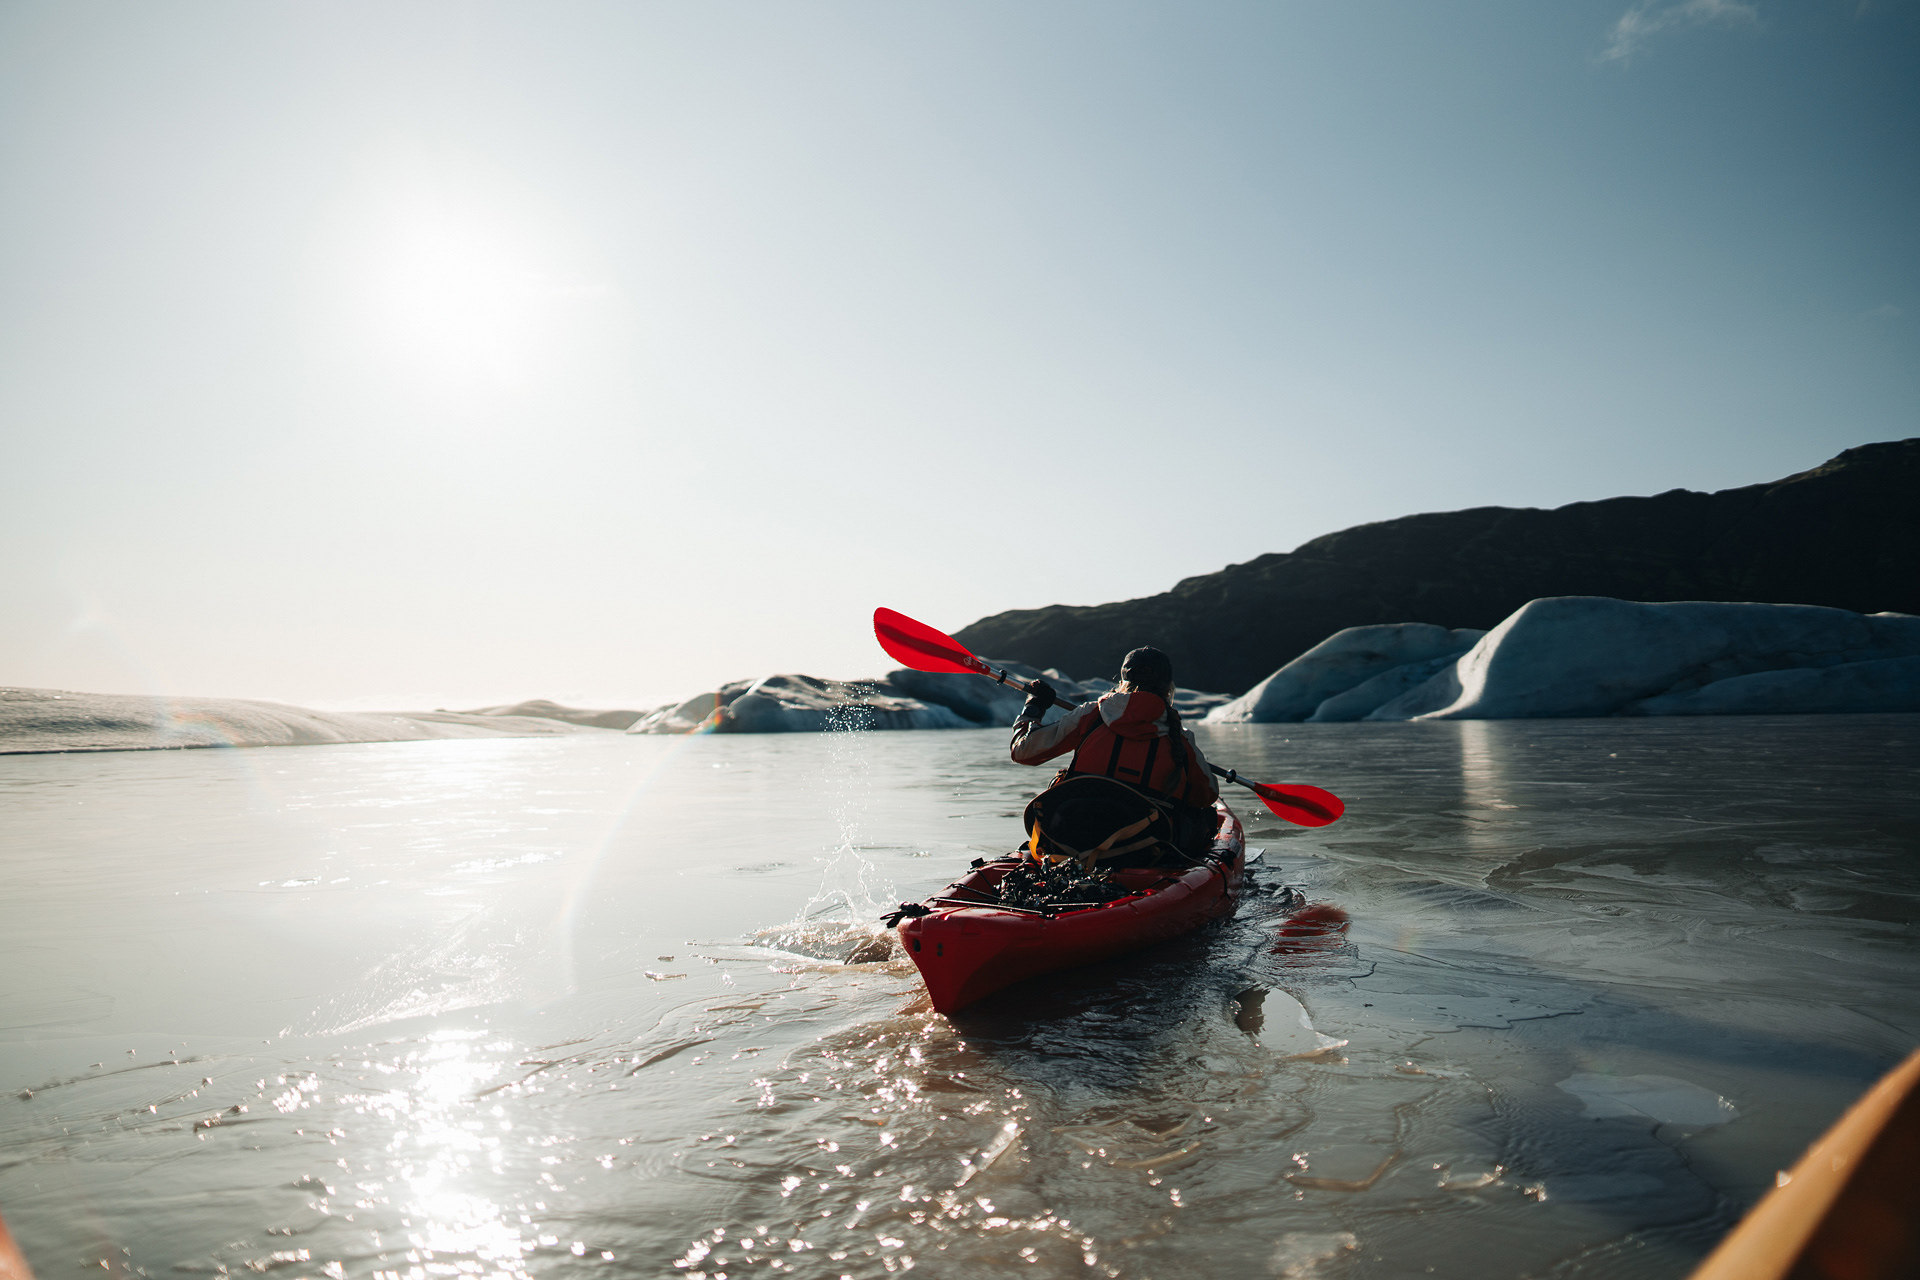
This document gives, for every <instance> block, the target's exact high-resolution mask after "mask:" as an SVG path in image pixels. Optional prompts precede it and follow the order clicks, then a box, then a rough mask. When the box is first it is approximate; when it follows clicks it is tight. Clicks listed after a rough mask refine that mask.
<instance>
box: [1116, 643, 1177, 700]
mask: <svg viewBox="0 0 1920 1280" xmlns="http://www.w3.org/2000/svg"><path fill="white" fill-rule="evenodd" d="M1120 678H1121V679H1122V680H1125V681H1126V682H1127V683H1128V684H1130V685H1133V686H1134V687H1136V688H1139V689H1171V688H1173V659H1172V658H1169V657H1168V656H1167V655H1166V654H1164V653H1162V652H1160V650H1158V649H1155V648H1153V647H1152V646H1151V645H1142V646H1141V647H1140V648H1138V649H1135V650H1134V651H1133V652H1131V653H1129V654H1128V655H1127V656H1126V657H1124V658H1122V659H1121V660H1120Z"/></svg>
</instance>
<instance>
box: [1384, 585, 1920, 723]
mask: <svg viewBox="0 0 1920 1280" xmlns="http://www.w3.org/2000/svg"><path fill="white" fill-rule="evenodd" d="M1915 656H1920V618H1916V617H1912V616H1910V615H1907V614H1885V613H1883V614H1872V615H1867V614H1859V613H1852V612H1849V611H1848V610H1845V609H1828V608H1822V607H1819V606H1816V605H1793V604H1719V603H1713V602H1707V601H1682V602H1679V603H1673V604H1637V603H1634V602H1632V601H1627V600H1613V599H1608V598H1606V597H1602V596H1553V597H1549V598H1547V599H1544V600H1533V601H1530V602H1528V603H1527V604H1525V605H1523V606H1521V608H1520V609H1518V610H1517V611H1515V612H1514V614H1513V615H1512V616H1511V617H1509V618H1507V619H1506V620H1505V621H1504V622H1502V623H1501V624H1500V625H1499V626H1497V627H1495V628H1494V629H1493V630H1492V631H1490V632H1488V633H1487V635H1486V637H1485V638H1484V639H1482V640H1481V641H1480V642H1479V643H1478V644H1476V645H1475V646H1474V647H1473V648H1472V649H1471V650H1469V651H1468V652H1467V653H1466V654H1464V655H1463V656H1462V657H1461V658H1460V660H1459V661H1458V662H1457V663H1455V664H1454V666H1453V668H1452V669H1451V670H1450V671H1443V672H1441V673H1439V674H1437V675H1435V676H1434V677H1433V679H1432V680H1430V681H1429V682H1428V686H1431V688H1429V687H1428V686H1422V689H1419V690H1414V691H1413V692H1412V693H1410V694H1408V695H1406V696H1405V699H1403V701H1409V702H1410V701H1411V700H1414V699H1416V698H1418V696H1419V695H1420V694H1421V693H1422V691H1423V690H1426V691H1427V693H1428V698H1427V701H1428V702H1435V703H1439V705H1437V706H1433V707H1431V708H1426V707H1424V706H1415V705H1406V706H1401V707H1397V708H1393V710H1394V711H1395V712H1396V713H1397V714H1396V716H1395V718H1401V719H1426V720H1505V719H1518V718H1526V717H1535V716H1607V715H1619V714H1622V713H1629V714H1631V713H1635V712H1640V711H1643V710H1651V711H1656V712H1657V711H1659V710H1661V706H1660V704H1657V703H1656V704H1655V705H1654V706H1653V707H1651V708H1648V707H1645V706H1644V705H1643V704H1645V703H1646V702H1647V701H1648V700H1651V699H1654V698H1657V697H1661V696H1663V695H1665V696H1673V695H1682V694H1688V693H1692V692H1693V691H1695V690H1701V689H1704V688H1705V687H1706V686H1709V685H1712V684H1715V683H1718V682H1720V681H1724V680H1729V679H1732V678H1735V677H1739V676H1746V675H1751V674H1754V673H1756V672H1763V671H1772V672H1778V671H1784V670H1793V669H1809V668H1811V669H1818V668H1824V667H1834V666H1841V665H1845V664H1850V663H1861V662H1872V661H1878V660H1882V659H1886V658H1899V657H1915ZM1436 682H1437V683H1436ZM1754 693H1764V688H1762V689H1760V690H1750V692H1749V696H1748V697H1747V698H1746V699H1745V700H1744V702H1743V703H1742V705H1741V709H1742V710H1744V711H1747V712H1760V711H1770V710H1774V709H1776V707H1775V705H1774V704H1771V703H1769V702H1767V701H1766V700H1765V699H1764V697H1756V696H1753V694H1754ZM1448 694H1451V695H1452V696H1451V698H1449V699H1448V700H1446V701H1444V702H1442V701H1441V698H1443V697H1445V696H1446V695H1448ZM1682 705H1683V704H1681V703H1680V702H1678V701H1676V702H1673V703H1669V704H1667V714H1674V713H1677V712H1679V711H1680V708H1681V706H1682ZM1779 709H1783V710H1784V709H1787V708H1785V707H1780V708H1779ZM1861 709H1865V710H1896V709H1900V708H1898V707H1892V706H1888V707H1863V708H1861ZM1387 710H1389V708H1382V709H1381V711H1382V713H1384V712H1386V711H1387ZM1380 718H1385V717H1384V715H1382V716H1381V717H1380Z"/></svg>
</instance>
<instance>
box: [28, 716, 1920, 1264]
mask: <svg viewBox="0 0 1920 1280" xmlns="http://www.w3.org/2000/svg"><path fill="white" fill-rule="evenodd" d="M1003 739H1004V735H1003V734H1001V733H998V732H985V731H982V732H978V733H974V732H953V733H885V734H834V735H822V736H790V737H763V738H749V737H732V738H688V739H653V738H628V737H624V736H620V735H611V734H609V735H604V736H601V735H594V736H585V737H578V738H568V739H552V740H508V739H503V740H494V741H450V742H426V743H402V744H378V745H364V746H338V747H304V748H282V749H260V750H251V751H192V752H165V753H159V752H155V753H113V754H101V755H75V756H33V757H23V756H15V757H5V758H0V973H4V975H5V977H4V979H0V1087H3V1088H4V1092H3V1093H0V1210H4V1212H5V1215H6V1217H7V1219H8V1221H9V1222H10V1223H11V1225H12V1226H13V1229H14V1231H15V1234H16V1235H17V1236H18V1237H19V1239H20V1241H21V1244H22V1246H23V1248H24V1250H25V1251H26V1253H27V1255H28V1257H29V1259H30V1260H31V1261H32V1262H33V1263H34V1265H35V1267H36V1268H37V1269H38V1270H39V1271H40V1273H41V1275H42V1277H43V1280H60V1278H62V1277H72V1276H80V1275H83V1274H84V1275H90V1276H91V1275H99V1274H100V1273H101V1271H102V1268H103V1267H104V1268H105V1270H106V1271H108V1272H109V1273H114V1274H119V1273H122V1272H129V1271H130V1272H133V1273H136V1274H141V1275H151V1276H156V1277H158V1276H169V1275H196V1274H198V1275H225V1274H255V1273H269V1274H273V1275H276V1276H284V1277H288V1278H289V1280H291V1278H292V1277H296V1276H307V1275H311V1276H316V1277H317V1276H322V1275H324V1276H330V1277H334V1278H335V1280H340V1278H342V1277H346V1276H354V1277H368V1276H377V1277H381V1280H399V1278H403V1277H404V1278H409V1280H426V1277H429V1276H464V1275H472V1276H499V1277H520V1276H532V1275H542V1276H563V1275H564V1276H576V1275H587V1276H591V1275H604V1276H609V1277H612V1276H674V1275H684V1276H689V1277H696V1278H700V1280H718V1278H719V1277H722V1276H727V1277H746V1276H772V1275H782V1276H802V1277H825V1278H832V1277H840V1276H848V1277H869V1276H880V1275H885V1274H888V1273H897V1272H904V1271H908V1270H918V1271H920V1272H922V1273H923V1274H927V1275H932V1276H961V1275H969V1274H981V1273H982V1270H983V1269H988V1268H990V1269H994V1270H991V1271H988V1272H987V1273H989V1274H997V1273H1001V1272H1010V1271H1018V1272H1019V1273H1020V1274H1025V1275H1032V1276H1036V1277H1046V1276H1082V1275H1085V1276H1108V1277H1142V1278H1144V1277H1161V1278H1163V1280H1172V1278H1177V1277H1182V1276H1193V1275H1216V1276H1253V1277H1261V1276H1327V1277H1349V1276H1350V1277H1399V1276H1409V1277H1411V1276H1443V1277H1444V1276H1455V1277H1467V1276H1473V1277H1489V1276H1494V1277H1498V1276H1579V1277H1628V1276H1633V1277H1662V1276H1680V1275H1684V1274H1685V1272H1686V1270H1687V1268H1688V1267H1689V1266H1690V1265H1691V1263H1692V1262H1693V1261H1694V1260H1696V1259H1697V1258H1698V1257H1699V1256H1700V1255H1701V1254H1703V1253H1704V1252H1705V1251H1706V1250H1707V1249H1708V1248H1709V1247H1711V1245H1712V1243H1713V1241H1714V1240H1715V1239H1717V1238H1718V1236H1719V1235H1720V1234H1721V1233H1723V1232H1724V1231H1725V1229H1726V1228H1727V1226H1728V1225H1729V1224H1730V1223H1731V1222H1732V1221H1733V1220H1734V1219H1735V1218H1736V1217H1737V1215H1738V1214H1739V1212H1740V1211H1741V1210H1742V1209H1743V1208H1744V1207H1745V1206H1746V1205H1748V1204H1750V1203H1751V1202H1752V1201H1753V1200H1754V1199H1755V1198H1757V1197H1758V1196H1759V1195H1760V1194H1761V1193H1762V1191H1763V1190H1764V1189H1765V1188H1766V1187H1767V1186H1769V1185H1771V1183H1772V1181H1773V1176H1774V1172H1775V1170H1776V1169H1779V1168H1781V1167H1782V1166H1784V1165H1786V1164H1789V1163H1791V1161H1792V1160H1793V1159H1794V1157H1795V1156H1796V1155H1797V1153H1798V1152H1799V1150H1800V1148H1801V1147H1802V1146H1803V1145H1804V1144H1805V1143H1806V1142H1807V1141H1808V1140H1809V1139H1810V1138H1812V1137H1813V1136H1814V1135H1815V1134H1817V1133H1818V1132H1819V1131H1820V1130H1821V1129H1822V1128H1823V1127H1825V1125H1827V1124H1828V1123H1829V1122H1830V1121H1831V1120H1832V1119H1833V1118H1834V1117H1835V1116H1836V1115H1837V1114H1838V1113H1839V1111H1840V1110H1841V1109H1842V1108H1843V1107H1844V1106H1845V1105H1846V1103H1847V1102H1848V1101H1849V1100H1851V1098H1852V1097H1853V1096H1854V1095H1855V1094H1856V1093H1857V1092H1858V1091H1859V1090H1860V1089H1861V1088H1862V1087H1864V1086H1865V1085H1866V1084H1867V1083H1868V1082H1870V1081H1871V1080H1872V1079H1873V1078H1875V1077H1876V1076H1877V1075H1878V1074H1879V1073H1880V1072H1882V1071H1883V1070H1885V1069H1886V1068H1887V1067H1888V1066H1890V1065H1891V1064H1892V1063H1893V1062H1894V1061H1896V1060H1897V1059H1898V1058H1899V1057H1900V1056H1901V1055H1902V1054H1903V1053H1904V1052H1905V1051H1906V1050H1908V1049H1909V1048H1911V1047H1912V1045H1913V1044H1914V1043H1915V1042H1916V1041H1920V935H1917V934H1916V931H1915V929H1914V922H1915V919H1916V916H1917V915H1920V800H1917V799H1916V796H1920V717H1912V716H1888V717H1870V716H1861V717H1804V718H1778V719H1775V718H1741V719H1723V720H1698V721H1554V722H1502V723H1458V724H1436V725H1377V726H1376V725H1325V726H1307V725H1288V726H1267V727H1247V728H1238V729H1221V730H1219V731H1214V732H1210V733H1209V735H1208V738H1207V746H1208V748H1209V751H1210V752H1211V753H1212V754H1213V755H1214V757H1215V758H1216V759H1219V760H1222V761H1224V762H1227V763H1231V764H1235V765H1237V766H1238V767H1240V768H1241V769H1243V770H1244V771H1246V772H1248V773H1250V774H1253V775H1254V776H1264V777H1270V778H1273V779H1275V780H1293V781H1309V782H1314V783H1318V784H1321V785H1324V786H1327V787H1329V788H1331V789H1333V790H1335V791H1337V792H1339V793H1340V794H1341V795H1343V796H1344V797H1345V798H1346V799H1347V801H1348V804H1349V806H1350V807H1349V810H1348V816H1347V818H1346V819H1345V820H1344V821H1343V822H1341V823H1339V824H1337V825H1336V826H1333V827H1330V828H1326V829H1324V830H1320V831H1304V830H1300V829H1297V828H1289V827H1285V826H1283V825H1281V824H1279V823H1277V822H1274V821H1272V820H1270V819H1268V818H1267V817H1266V815H1265V814H1264V812H1263V811H1261V810H1259V809H1258V808H1257V807H1255V808H1253V809H1252V810H1251V813H1250V814H1249V826H1250V828H1251V841H1250V843H1251V844H1253V845H1255V846H1258V847H1260V848H1263V849H1264V850H1265V860H1264V864H1263V866H1262V867H1260V868H1258V869H1257V874H1256V884H1255V892H1253V893H1251V894H1250V895H1249V897H1248V898H1247V900H1246V901H1245V902H1244V903H1243V904H1242V908H1241V911H1240V913H1239V915H1238V917H1237V918H1236V919H1234V920H1232V921H1230V922H1227V923H1225V924H1222V925H1220V926H1217V927H1215V928H1213V929H1211V930H1209V931H1207V932H1205V933H1203V934H1200V935H1196V936H1194V937H1192V938H1189V939H1186V940H1182V941H1180V942H1176V943H1173V944H1170V945H1168V946H1166V947H1163V948H1161V949H1159V950H1157V951H1154V952H1151V953H1147V954H1145V955H1142V956H1139V957H1136V958H1134V959H1132V960H1129V961H1126V962H1120V963H1115V964H1111V965H1107V966H1103V967H1100V968H1097V969H1092V970H1083V971H1079V972H1076V973H1073V974H1069V975H1065V976H1063V977H1061V978H1060V979H1058V980H1057V981H1054V982H1052V983H1050V984H1048V985H1045V986H1043V987H1040V988H1038V989H1026V990H1017V991H1014V992H1010V993H1008V994H1007V995H1005V996H1004V997H1001V998H999V999H997V1000H995V1001H994V1002H991V1003H990V1004H988V1005H986V1006H982V1007H981V1008H979V1009H978V1010H977V1011H970V1012H969V1013H968V1014H963V1015H961V1017H959V1018H957V1019H955V1020H953V1021H948V1020H947V1019H944V1018H940V1017H938V1016H936V1015H933V1014H932V1013H931V1012H929V1010H928V1009H927V1007H926V1005H925V1003H924V1001H923V999H922V998H921V997H920V994H919V986H918V982H917V980H916V978H915V976H914V974H913V971H912V969H911V968H910V967H909V966H908V965H906V964H905V963H904V962H903V961H901V960H899V959H898V958H897V957H896V958H891V959H885V960H877V961H868V962H865V963H856V964H848V963H843V962H842V958H843V957H845V956H847V955H849V954H851V953H852V952H853V951H854V949H855V947H856V946H858V945H859V944H860V943H861V942H862V941H863V940H865V939H867V938H869V937H870V936H871V933H870V921H871V919H872V917H873V916H874V915H875V914H877V912H878V910H879V909H881V908H882V907H884V906H888V905H891V904H892V903H893V902H894V901H897V900H899V899H901V898H917V897H919V896H921V895H923V894H925V893H926V892H928V891H930V890H933V889H935V888H937V887H939V886H940V885H942V884H944V883H945V882H946V881H947V880H949V879H951V878H952V877H953V876H954V875H956V874H957V873H958V871H959V870H960V869H962V868H963V867H964V865H965V863H966V862H967V860H968V859H970V858H972V857H974V856H976V855H978V854H981V853H991V852H999V851H1001V850H1002V849H1004V848H1006V847H1008V846H1009V845H1010V844H1011V842H1012V841H1013V839H1015V838H1016V837H1017V834H1018V832H1017V826H1016V817H1015V815H1016V814H1017V812H1018V810H1019V808H1020V806H1021V805H1022V804H1023V803H1024V801H1025V799H1026V798H1027V796H1028V795H1029V794H1030V789H1031V788H1032V787H1033V786H1035V785H1036V783H1037V782H1038V781H1040V780H1041V779H1042V777H1043V775H1042V774H1041V773H1040V772H1039V771H1036V770H1024V769H1021V768H1019V767H1017V766H1014V765H1012V764H1009V763H1007V762H1005V759H1004V741H1003ZM1243 811H1244V806H1243ZM1288 884H1292V885H1299V886H1303V887H1304V888H1305V889H1306V891H1307V892H1308V894H1309V895H1310V896H1311V897H1312V898H1314V899H1316V900H1319V901H1324V902H1328V903H1333V904H1337V905H1338V906H1340V907H1342V908H1344V909H1345V910H1346V911H1348V912H1349V913H1351V916H1352V920H1353V924H1352V928H1351V930H1350V932H1349V933H1348V934H1347V935H1346V936H1345V937H1344V938H1341V937H1335V938H1332V939H1330V940H1327V941H1326V942H1325V943H1323V944H1320V945H1311V944H1308V945H1289V944H1285V943H1283V942H1281V939H1280V937H1279V935H1278V933H1277V925H1278V923H1279V921H1280V920H1281V918H1282V917H1281V915H1280V914H1279V911H1278V897H1277V895H1276V893H1275V892H1274V891H1276V890H1277V889H1279V888H1280V887H1281V886H1283V885H1288ZM1276 944H1279V949H1276Z"/></svg>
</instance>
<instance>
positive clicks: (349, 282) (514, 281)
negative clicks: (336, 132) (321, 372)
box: [322, 163, 603, 396]
mask: <svg viewBox="0 0 1920 1280" xmlns="http://www.w3.org/2000/svg"><path fill="white" fill-rule="evenodd" d="M543 203H544V202H542V201H540V200H539V199H537V198H536V197H535V196H533V195H532V194H531V193H529V192H528V191H526V190H525V189H524V188H522V187H520V186H518V185H517V184H513V183H509V182H504V181H500V180H498V179H497V178H496V179H495V180H492V181H487V180H485V175H481V176H476V175H474V174H473V173H470V172H469V173H460V172H448V171H447V166H444V165H442V166H439V167H437V168H436V167H434V166H430V165H422V164H415V165H412V166H404V167H403V166H400V165H396V164H393V163H388V164H384V165H381V166H379V167H378V170H377V171H376V172H374V173H371V174H368V175H363V177H362V180H361V181H360V182H358V183H357V184H356V187H355V189H354V190H353V191H352V192H351V193H350V195H349V196H348V198H347V199H345V200H343V202H342V204H343V208H342V209H341V211H340V216H338V217H337V218H336V219H334V225H333V228H332V234H331V235H330V236H329V237H328V243H327V245H326V248H325V252H324V253H323V255H322V258H323V261H324V264H325V265H324V269H323V272H322V288H323V291H324V293H325V295H326V296H327V298H328V299H329V304H330V305H329V306H328V308H327V310H328V311H329V313H330V328H331V330H332V331H333V337H334V338H335V339H336V340H338V341H342V342H344V343H345V344H346V345H347V346H348V347H350V348H352V349H355V350H357V351H358V352H359V353H360V355H361V357H362V358H363V359H366V360H369V361H371V362H372V363H374V364H375V365H377V366H378V367H379V368H380V369H381V370H382V371H384V372H385V373H386V374H388V375H389V376H393V377H397V378H399V379H401V380H402V381H404V382H407V383H410V384H412V385H414V386H415V387H416V388H418V389H421V390H426V391H433V392H440V393H468V394H473V395H482V396H484V395H486V394H489V393H492V392H496V391H500V390H507V389H515V388H525V387H529V386H532V385H535V384H537V383H539V382H540V381H541V380H542V379H543V378H545V377H546V376H547V375H549V374H550V373H551V372H552V371H553V369H554V368H555V366H556V361H557V359H558V357H559V356H560V354H561V352H562V350H563V348H564V346H565V336H566V335H565V330H566V329H567V327H568V325H569V324H570V323H571V322H572V321H574V320H576V319H577V318H578V317H579V314H580V312H581V305H582V303H583V302H588V301H591V300H592V298H593V296H594V295H595V294H596V292H603V290H597V289H596V287H595V285H594V284H593V282H592V281H591V280H590V279H589V278H588V277H587V276H585V274H584V273H583V272H582V271H581V270H580V269H579V267H578V262H579V260H580V259H581V257H582V256H583V255H582V254H581V253H580V252H579V245H578V243H577V237H572V236H570V235H568V234H567V231H566V228H565V227H564V226H563V225H560V220H558V219H556V218H555V217H553V216H552V215H551V211H550V209H548V208H545V207H543Z"/></svg>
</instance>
